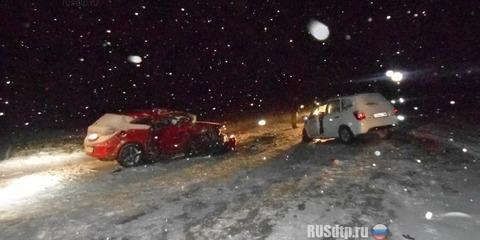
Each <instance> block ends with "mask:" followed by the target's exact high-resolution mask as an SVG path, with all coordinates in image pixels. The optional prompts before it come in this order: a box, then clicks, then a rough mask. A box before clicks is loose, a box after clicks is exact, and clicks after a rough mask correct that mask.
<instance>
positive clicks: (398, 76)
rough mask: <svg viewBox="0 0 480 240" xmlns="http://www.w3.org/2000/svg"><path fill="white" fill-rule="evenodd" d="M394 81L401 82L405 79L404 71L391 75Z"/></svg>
mask: <svg viewBox="0 0 480 240" xmlns="http://www.w3.org/2000/svg"><path fill="white" fill-rule="evenodd" d="M391 79H392V81H394V82H400V81H402V80H403V73H401V72H394V73H393V75H392V76H391Z"/></svg>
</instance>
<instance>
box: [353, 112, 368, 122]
mask: <svg viewBox="0 0 480 240" xmlns="http://www.w3.org/2000/svg"><path fill="white" fill-rule="evenodd" d="M353 116H355V118H356V119H357V120H359V121H360V120H363V119H365V118H366V117H367V116H366V115H365V113H363V112H359V111H355V112H353Z"/></svg>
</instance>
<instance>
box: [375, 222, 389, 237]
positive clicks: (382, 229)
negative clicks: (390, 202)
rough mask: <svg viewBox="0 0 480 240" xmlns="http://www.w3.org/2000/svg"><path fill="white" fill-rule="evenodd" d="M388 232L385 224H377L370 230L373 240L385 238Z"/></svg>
mask: <svg viewBox="0 0 480 240" xmlns="http://www.w3.org/2000/svg"><path fill="white" fill-rule="evenodd" d="M388 233H389V232H388V228H387V226H385V225H383V224H377V225H375V226H374V227H373V228H372V230H371V234H372V238H373V239H375V240H386V239H387V237H388Z"/></svg>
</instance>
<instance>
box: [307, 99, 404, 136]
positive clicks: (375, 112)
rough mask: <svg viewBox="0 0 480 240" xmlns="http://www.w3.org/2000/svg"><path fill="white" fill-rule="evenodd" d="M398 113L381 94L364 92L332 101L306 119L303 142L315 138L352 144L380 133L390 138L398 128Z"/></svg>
mask: <svg viewBox="0 0 480 240" xmlns="http://www.w3.org/2000/svg"><path fill="white" fill-rule="evenodd" d="M397 114H398V111H397V109H396V108H394V107H393V105H392V104H390V102H388V101H387V99H385V98H384V97H383V96H382V95H380V94H378V93H362V94H355V95H352V96H345V97H337V98H332V99H329V100H328V101H327V102H326V103H325V104H324V105H319V106H316V107H315V108H314V109H313V111H312V112H311V113H310V115H309V116H308V117H307V118H306V120H305V125H304V128H303V141H304V142H308V141H311V140H312V139H314V138H340V140H341V141H342V142H344V143H351V142H352V141H353V140H354V139H355V137H356V136H357V135H360V134H365V133H368V132H371V131H376V132H377V133H378V134H379V136H381V137H382V138H386V137H388V136H390V130H391V128H392V127H395V126H397V125H398V119H397Z"/></svg>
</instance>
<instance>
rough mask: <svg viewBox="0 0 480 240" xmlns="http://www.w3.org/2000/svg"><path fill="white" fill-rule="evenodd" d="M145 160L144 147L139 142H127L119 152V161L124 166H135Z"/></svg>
mask: <svg viewBox="0 0 480 240" xmlns="http://www.w3.org/2000/svg"><path fill="white" fill-rule="evenodd" d="M143 161H144V153H143V149H142V147H141V146H140V145H139V144H136V143H127V144H125V145H123V146H122V148H121V149H120V151H119V152H118V157H117V162H118V163H119V164H120V165H121V166H122V167H135V166H138V165H141V164H142V163H143Z"/></svg>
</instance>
